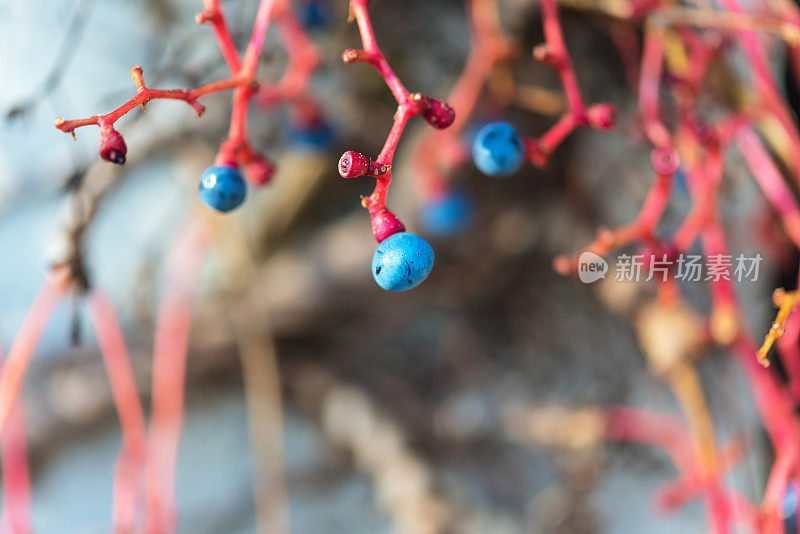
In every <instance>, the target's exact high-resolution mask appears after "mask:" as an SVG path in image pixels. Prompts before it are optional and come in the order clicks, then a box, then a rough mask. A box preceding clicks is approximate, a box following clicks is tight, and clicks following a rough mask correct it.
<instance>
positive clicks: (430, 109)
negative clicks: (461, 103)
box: [422, 96, 456, 130]
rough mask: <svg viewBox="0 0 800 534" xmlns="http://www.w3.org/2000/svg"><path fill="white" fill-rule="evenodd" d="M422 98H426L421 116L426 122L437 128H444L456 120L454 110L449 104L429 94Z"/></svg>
mask: <svg viewBox="0 0 800 534" xmlns="http://www.w3.org/2000/svg"><path fill="white" fill-rule="evenodd" d="M424 98H425V99H427V100H426V102H425V107H424V109H423V111H422V118H423V119H425V120H426V121H427V122H428V124H430V125H431V126H433V127H434V128H436V129H437V130H444V129H445V128H447V127H449V126H450V125H451V124H453V121H454V120H456V112H455V110H454V109H453V108H452V106H450V104H448V103H447V102H442V101H441V100H436V99H435V98H431V97H429V96H426V97H424Z"/></svg>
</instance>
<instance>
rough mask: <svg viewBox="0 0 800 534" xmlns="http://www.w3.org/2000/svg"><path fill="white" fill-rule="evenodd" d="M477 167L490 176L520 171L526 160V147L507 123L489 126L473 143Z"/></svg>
mask: <svg viewBox="0 0 800 534" xmlns="http://www.w3.org/2000/svg"><path fill="white" fill-rule="evenodd" d="M472 158H473V160H474V161H475V165H476V166H477V167H478V169H480V170H481V172H483V173H484V174H487V175H489V176H507V175H509V174H512V173H514V172H516V171H518V170H519V168H520V167H521V166H522V163H523V162H524V160H525V146H524V144H523V142H522V138H521V137H520V136H519V135H518V134H517V131H516V130H515V129H514V127H513V126H511V125H510V124H508V123H507V122H493V123H491V124H487V125H486V126H484V127H483V128H481V130H480V131H479V132H478V134H477V135H476V136H475V141H474V142H473V143H472Z"/></svg>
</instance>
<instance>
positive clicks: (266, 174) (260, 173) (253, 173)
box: [242, 154, 277, 186]
mask: <svg viewBox="0 0 800 534" xmlns="http://www.w3.org/2000/svg"><path fill="white" fill-rule="evenodd" d="M242 167H243V170H244V177H245V178H247V181H248V182H250V183H251V184H253V185H255V186H262V185H265V184H267V183H269V181H270V180H272V177H273V176H275V171H276V170H277V165H275V162H274V161H272V160H271V159H269V158H267V157H264V156H262V155H261V154H256V155H254V156H253V157H252V158H251V159H249V160H248V161H245V162H244V163H243V165H242Z"/></svg>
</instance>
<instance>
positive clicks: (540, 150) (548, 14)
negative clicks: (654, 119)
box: [524, 0, 616, 167]
mask: <svg viewBox="0 0 800 534" xmlns="http://www.w3.org/2000/svg"><path fill="white" fill-rule="evenodd" d="M541 5H542V26H543V27H544V38H545V43H544V44H542V45H539V46H537V47H536V48H534V50H533V57H534V58H535V59H536V60H538V61H540V62H542V63H545V64H547V65H550V66H551V67H553V68H554V69H555V70H556V72H557V73H558V77H559V78H560V79H561V86H562V88H563V90H564V93H565V95H566V99H567V107H568V109H567V112H566V113H565V114H564V115H563V116H562V117H561V118H560V119H559V120H558V121H557V122H556V123H555V124H554V125H553V126H552V127H551V128H550V129H549V130H547V131H546V132H545V133H544V134H542V135H541V136H540V137H538V138H533V137H526V138H525V140H524V141H525V155H526V157H527V158H528V159H529V160H530V161H531V163H533V164H534V165H536V166H538V167H543V166H544V165H546V164H547V162H548V160H549V159H550V156H551V155H552V153H553V151H554V150H555V149H556V148H558V146H559V145H560V144H561V143H562V142H563V141H564V140H565V139H566V138H567V136H569V134H571V133H572V132H573V131H575V130H576V129H577V128H581V127H587V126H588V127H591V128H596V129H600V130H608V129H610V128H612V127H613V126H614V124H615V123H616V110H615V109H614V107H613V106H611V105H610V104H596V105H594V106H592V107H591V108H589V109H587V108H586V105H585V104H584V102H583V97H582V96H581V90H580V87H579V86H578V80H577V77H576V76H575V70H574V68H573V66H572V58H571V56H570V54H569V51H568V50H567V46H566V44H564V34H563V31H562V29H561V22H560V21H559V18H558V2H557V0H542V2H541Z"/></svg>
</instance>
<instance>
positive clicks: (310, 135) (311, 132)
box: [289, 120, 334, 150]
mask: <svg viewBox="0 0 800 534" xmlns="http://www.w3.org/2000/svg"><path fill="white" fill-rule="evenodd" d="M333 137H334V136H333V129H332V128H331V127H330V125H329V124H328V123H327V122H325V121H322V120H320V121H314V122H312V123H310V124H303V125H297V124H291V125H289V142H290V143H291V144H293V145H295V146H296V147H298V148H305V149H311V150H324V149H326V148H328V147H330V146H331V144H332V143H333Z"/></svg>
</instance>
